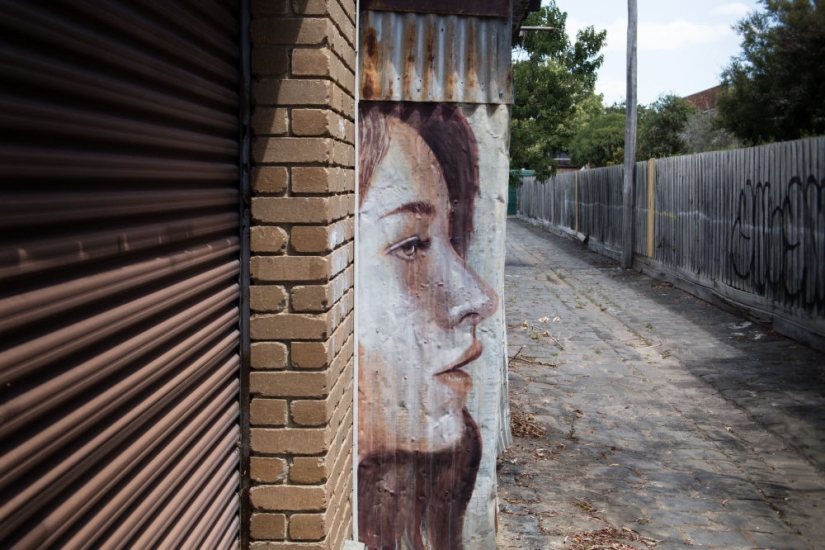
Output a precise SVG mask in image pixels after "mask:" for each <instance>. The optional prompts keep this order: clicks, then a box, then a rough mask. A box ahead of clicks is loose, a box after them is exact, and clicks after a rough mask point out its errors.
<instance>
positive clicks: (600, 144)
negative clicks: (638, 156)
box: [570, 111, 625, 167]
mask: <svg viewBox="0 0 825 550" xmlns="http://www.w3.org/2000/svg"><path fill="white" fill-rule="evenodd" d="M624 126H625V113H623V112H615V111H613V112H610V111H608V112H605V113H603V114H601V115H599V116H597V117H594V118H593V119H591V120H590V121H588V122H587V123H586V124H584V125H583V126H582V127H581V128H580V129H579V131H578V133H576V136H575V137H574V138H573V140H572V142H571V143H570V160H571V162H572V163H573V164H576V165H578V166H585V165H591V166H593V167H599V166H610V165H613V164H621V163H622V162H624Z"/></svg>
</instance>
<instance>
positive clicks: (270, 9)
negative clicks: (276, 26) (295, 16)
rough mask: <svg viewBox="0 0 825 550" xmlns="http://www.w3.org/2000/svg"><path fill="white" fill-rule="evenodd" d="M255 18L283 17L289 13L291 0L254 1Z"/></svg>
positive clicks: (252, 6)
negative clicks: (265, 16) (264, 16)
mask: <svg viewBox="0 0 825 550" xmlns="http://www.w3.org/2000/svg"><path fill="white" fill-rule="evenodd" d="M250 8H251V11H252V15H253V16H258V17H260V16H262V15H282V14H285V13H288V12H289V0H252V3H251V6H250Z"/></svg>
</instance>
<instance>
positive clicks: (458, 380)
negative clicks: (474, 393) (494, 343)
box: [436, 339, 483, 393]
mask: <svg viewBox="0 0 825 550" xmlns="http://www.w3.org/2000/svg"><path fill="white" fill-rule="evenodd" d="M482 350H483V347H482V345H481V342H479V341H478V340H475V339H473V343H472V344H471V345H470V347H469V348H467V350H466V351H465V352H464V353H462V354H461V357H459V358H458V359H457V360H456V361H455V362H453V363H451V364H450V365H448V366H447V368H446V369H444V370H443V371H441V372H439V373H438V374H436V378H438V380H439V381H440V382H442V383H443V384H446V385H447V386H449V387H450V388H452V389H453V390H455V391H457V392H461V393H466V392H469V391H470V389H471V388H472V387H473V379H472V377H471V376H470V375H469V374H468V373H466V372H464V371H463V370H461V367H463V366H464V365H466V364H467V363H470V362H472V361H475V360H476V359H478V358H479V357H480V356H481V352H482Z"/></svg>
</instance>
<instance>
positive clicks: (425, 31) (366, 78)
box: [359, 11, 513, 104]
mask: <svg viewBox="0 0 825 550" xmlns="http://www.w3.org/2000/svg"><path fill="white" fill-rule="evenodd" d="M361 28H362V29H363V30H362V35H361V42H360V44H361V48H360V53H359V56H360V61H359V62H360V64H361V76H360V82H359V87H360V89H361V92H362V93H361V98H362V99H365V100H384V101H424V102H429V101H434V102H440V101H447V102H462V103H490V104H502V103H504V104H507V103H512V101H513V93H512V78H511V74H510V71H509V69H510V58H509V55H499V53H501V52H509V51H510V27H509V21H508V20H506V19H504V20H503V19H497V18H492V17H460V16H456V15H440V14H436V13H429V14H419V13H395V12H389V11H366V12H362V13H361Z"/></svg>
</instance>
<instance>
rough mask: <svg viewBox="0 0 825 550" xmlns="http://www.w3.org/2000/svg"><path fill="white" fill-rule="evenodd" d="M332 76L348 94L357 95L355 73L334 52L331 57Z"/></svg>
mask: <svg viewBox="0 0 825 550" xmlns="http://www.w3.org/2000/svg"><path fill="white" fill-rule="evenodd" d="M329 76H330V78H331V79H332V80H334V81H335V82H337V83H338V84H339V85H340V86H341V88H343V89H344V91H346V92H347V93H348V94H350V95H355V73H354V72H353V71H352V69H350V68H349V67H347V66H346V65H345V64H344V62H343V61H342V60H341V58H340V57H338V55H337V54H334V55H333V56H332V57H331V58H330V75H329Z"/></svg>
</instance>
